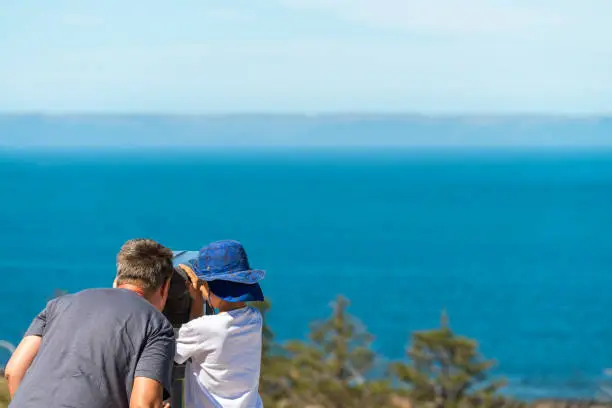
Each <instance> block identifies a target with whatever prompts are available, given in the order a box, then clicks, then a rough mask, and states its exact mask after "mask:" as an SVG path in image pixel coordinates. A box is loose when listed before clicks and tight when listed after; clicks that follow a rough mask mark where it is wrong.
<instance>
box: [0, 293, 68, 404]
mask: <svg viewBox="0 0 612 408" xmlns="http://www.w3.org/2000/svg"><path fill="white" fill-rule="evenodd" d="M56 301H57V299H54V300H52V301H50V302H49V303H47V307H46V308H45V309H43V310H42V311H41V312H40V313H39V314H38V315H37V316H36V317H35V318H34V320H32V323H30V327H28V330H27V331H26V334H25V336H23V340H21V343H19V346H17V350H15V352H14V353H13V355H12V356H11V359H10V360H9V362H8V363H7V365H6V369H5V370H4V376H5V377H6V380H7V382H8V387H9V393H10V395H11V398H13V395H15V392H17V388H19V385H20V384H21V381H22V380H23V377H25V375H26V372H27V371H28V369H29V368H30V365H32V362H33V361H34V358H35V357H36V355H37V354H38V350H40V344H41V343H42V337H43V334H44V332H45V330H46V328H47V314H48V313H49V310H52V307H53V304H54V303H55V302H56Z"/></svg>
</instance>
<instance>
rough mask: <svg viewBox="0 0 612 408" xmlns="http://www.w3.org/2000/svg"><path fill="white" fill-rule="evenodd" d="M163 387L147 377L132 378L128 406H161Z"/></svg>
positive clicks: (160, 407) (142, 407) (158, 407)
mask: <svg viewBox="0 0 612 408" xmlns="http://www.w3.org/2000/svg"><path fill="white" fill-rule="evenodd" d="M163 397H164V387H163V385H161V383H160V382H158V381H156V380H152V379H150V378H147V377H136V378H134V387H133V388H132V396H131V397H130V408H162V407H163Z"/></svg>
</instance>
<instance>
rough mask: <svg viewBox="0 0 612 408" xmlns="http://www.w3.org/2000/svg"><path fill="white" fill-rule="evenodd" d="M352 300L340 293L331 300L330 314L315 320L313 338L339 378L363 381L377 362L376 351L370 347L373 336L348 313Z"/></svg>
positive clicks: (329, 366) (343, 380)
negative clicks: (327, 316) (326, 317)
mask: <svg viewBox="0 0 612 408" xmlns="http://www.w3.org/2000/svg"><path fill="white" fill-rule="evenodd" d="M349 304H350V303H349V301H348V299H347V298H345V297H344V296H341V295H340V296H338V297H337V298H336V301H335V302H333V303H332V310H333V312H332V315H331V316H330V318H329V319H327V320H324V321H321V322H316V323H314V324H312V327H311V333H310V339H311V340H312V342H313V343H314V344H315V346H316V347H317V348H318V349H319V350H320V351H321V352H322V353H323V355H324V356H325V360H326V363H327V367H328V369H329V370H330V372H331V374H332V375H333V376H335V378H336V379H337V380H338V381H340V382H342V383H344V384H345V385H348V384H363V382H364V374H366V373H367V372H368V371H369V370H370V369H371V368H372V364H373V363H374V358H375V354H374V352H373V351H372V349H371V348H370V346H371V344H372V342H373V340H374V337H373V336H372V335H371V334H370V333H368V332H367V331H366V330H365V328H363V327H362V326H361V325H360V324H359V323H358V322H357V321H356V320H355V318H353V317H352V316H351V315H349V314H348V312H347V308H348V306H349Z"/></svg>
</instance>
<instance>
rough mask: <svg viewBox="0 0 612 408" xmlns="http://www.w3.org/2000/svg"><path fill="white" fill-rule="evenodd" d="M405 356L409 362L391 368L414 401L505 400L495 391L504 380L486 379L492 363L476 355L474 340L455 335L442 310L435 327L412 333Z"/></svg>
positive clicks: (493, 403) (485, 403)
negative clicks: (405, 385) (410, 342)
mask: <svg viewBox="0 0 612 408" xmlns="http://www.w3.org/2000/svg"><path fill="white" fill-rule="evenodd" d="M407 355H408V358H409V359H410V362H409V363H395V364H393V365H392V366H391V371H392V372H393V373H394V374H395V375H396V376H397V378H398V379H399V381H400V382H402V383H405V384H407V385H408V388H409V390H410V394H411V396H412V398H413V399H414V400H415V402H429V403H432V405H433V406H435V407H438V408H442V407H444V408H448V407H458V406H479V407H501V406H505V405H508V403H509V401H507V400H506V399H505V398H503V397H501V396H500V395H499V393H498V391H499V390H500V389H501V388H502V387H503V386H504V385H505V382H504V381H503V380H490V379H489V378H488V371H489V370H490V369H491V368H492V367H493V366H494V362H493V361H492V360H486V359H484V358H483V357H482V356H481V355H480V353H479V352H478V343H477V342H476V341H475V340H472V339H468V338H466V337H462V336H458V335H456V334H455V333H454V332H453V331H452V330H451V328H450V326H449V323H448V318H447V316H446V314H445V313H443V314H442V319H441V325H440V328H439V329H435V330H429V331H422V332H416V333H413V335H412V345H411V347H410V348H409V349H408V350H407Z"/></svg>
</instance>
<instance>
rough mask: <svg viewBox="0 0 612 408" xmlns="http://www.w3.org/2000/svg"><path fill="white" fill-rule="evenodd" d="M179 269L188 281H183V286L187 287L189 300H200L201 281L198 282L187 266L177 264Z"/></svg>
mask: <svg viewBox="0 0 612 408" xmlns="http://www.w3.org/2000/svg"><path fill="white" fill-rule="evenodd" d="M179 267H180V268H181V269H182V270H183V271H184V272H185V273H186V274H187V277H188V278H189V280H188V281H185V286H187V290H188V291H189V296H191V299H193V300H202V290H201V287H202V281H200V279H199V278H198V277H197V276H196V274H195V272H194V271H193V269H191V268H190V267H189V266H187V265H183V264H179Z"/></svg>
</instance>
